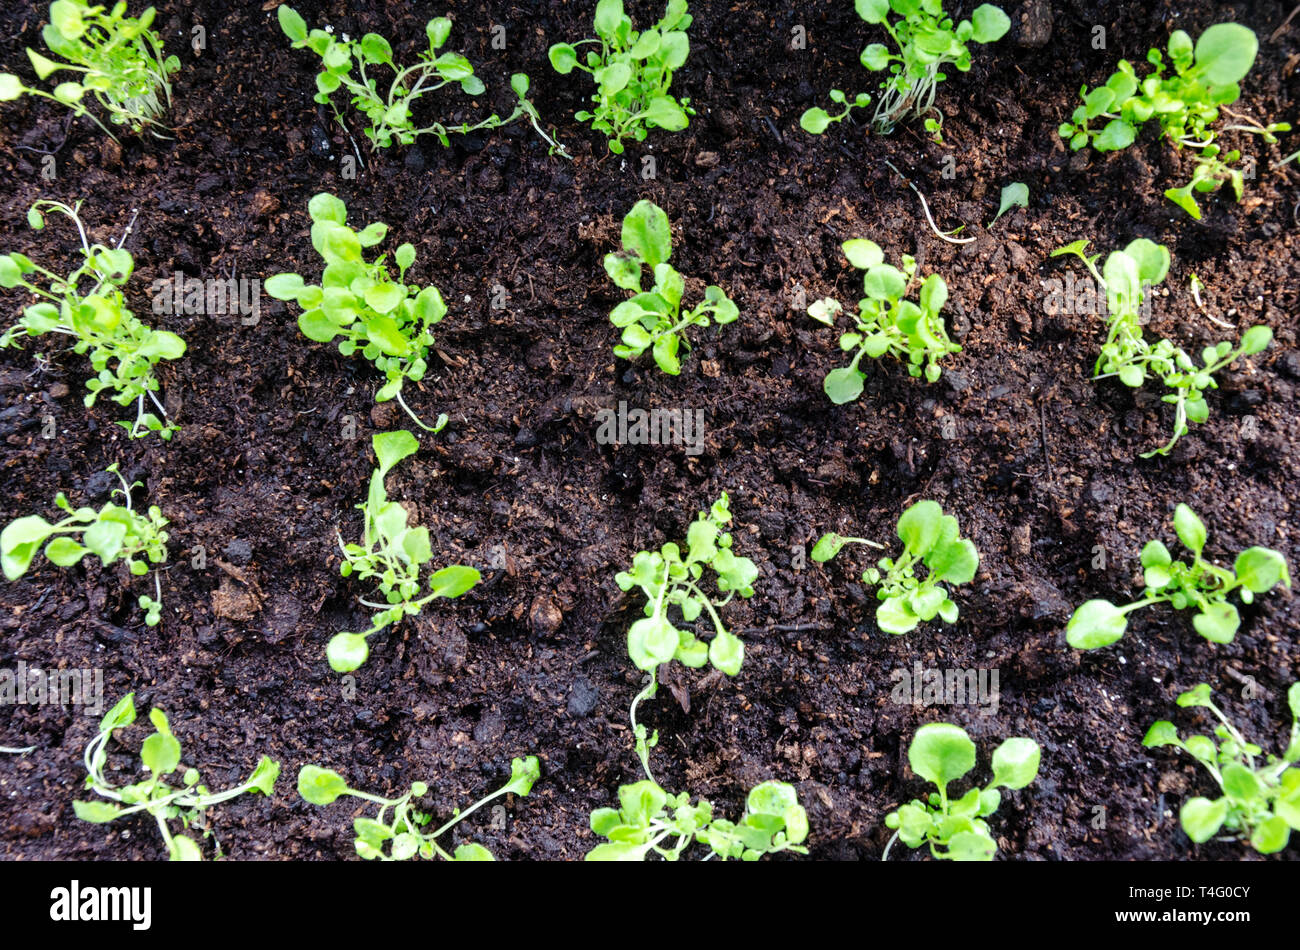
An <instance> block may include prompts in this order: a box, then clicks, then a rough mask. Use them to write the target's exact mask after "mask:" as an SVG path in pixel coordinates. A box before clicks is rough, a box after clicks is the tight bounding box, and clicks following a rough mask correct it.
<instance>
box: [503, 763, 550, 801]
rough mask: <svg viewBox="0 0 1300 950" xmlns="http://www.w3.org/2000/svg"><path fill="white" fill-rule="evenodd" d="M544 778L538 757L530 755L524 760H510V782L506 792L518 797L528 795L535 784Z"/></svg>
mask: <svg viewBox="0 0 1300 950" xmlns="http://www.w3.org/2000/svg"><path fill="white" fill-rule="evenodd" d="M541 777H542V768H541V765H540V763H539V762H538V759H537V756H535V755H529V756H525V757H524V758H522V759H511V760H510V781H509V782H507V783H506V785H505V790H506V791H508V792H514V794H516V795H527V794H528V793H529V792H530V791H532V790H533V783H535V782H536V781H537V780H538V779H539V778H541Z"/></svg>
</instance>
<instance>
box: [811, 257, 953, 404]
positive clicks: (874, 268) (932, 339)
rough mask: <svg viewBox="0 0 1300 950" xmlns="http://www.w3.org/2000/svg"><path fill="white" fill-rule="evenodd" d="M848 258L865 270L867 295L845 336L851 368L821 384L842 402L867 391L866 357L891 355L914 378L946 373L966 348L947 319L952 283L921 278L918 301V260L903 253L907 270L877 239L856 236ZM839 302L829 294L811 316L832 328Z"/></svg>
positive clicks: (830, 375) (836, 372)
mask: <svg viewBox="0 0 1300 950" xmlns="http://www.w3.org/2000/svg"><path fill="white" fill-rule="evenodd" d="M842 246H843V248H844V256H845V257H847V258H848V259H849V263H850V264H852V265H853V266H854V267H856V268H858V270H861V271H865V273H864V274H863V277H862V286H863V289H864V290H865V291H866V296H865V297H863V298H862V299H861V300H859V301H858V312H857V314H856V315H855V316H854V318H853V322H854V328H853V329H852V330H850V331H849V332H847V333H844V334H841V336H840V349H841V350H843V351H844V352H846V353H847V352H850V351H852V352H853V359H852V360H851V361H850V362H849V365H848V366H842V367H840V368H839V369H833V370H831V371H830V372H829V373H827V374H826V379H825V381H824V382H823V383H822V388H823V389H824V390H825V391H826V395H827V396H829V397H830V400H831V402H833V403H835V404H836V405H837V406H839V405H843V404H844V403H846V402H852V401H853V400H855V399H857V398H858V397H859V396H861V395H862V389H863V383H864V382H865V380H866V378H867V374H866V373H864V372H863V371H862V370H861V369H859V368H858V366H859V364H861V362H862V358H863V357H864V356H868V357H870V358H871V359H880V358H881V357H884V356H892V357H894V358H895V359H899V360H904V361H905V362H906V363H907V372H908V374H909V375H911V376H921V375H924V376H925V378H926V380H927V381H928V382H931V383H932V382H934V381H935V380H937V379H938V378H939V376H940V375H941V373H942V372H943V371H942V370H941V369H940V368H939V361H940V360H941V359H943V358H944V357H945V356H947V355H948V354H949V353H960V352H961V347H960V346H958V345H957V344H956V343H953V342H952V341H951V340H949V339H948V330H947V328H946V327H945V326H944V322H943V317H941V316H939V313H940V311H942V310H943V305H944V304H945V303H946V302H947V301H948V285H947V284H946V283H944V280H943V278H942V277H940V276H939V275H938V274H931V275H930V276H929V277H927V278H926V279H925V280H924V281H922V282H921V284H920V287H921V290H920V294H919V295H918V298H917V299H918V300H919V301H920V303H919V305H918V304H916V303H913V302H912V301H910V300H906V299H904V298H906V297H907V295H908V293H909V291H910V290H911V289H912V285H913V283H914V282H915V280H916V258H914V257H911V256H910V255H907V254H904V255H903V259H902V265H903V266H902V269H901V270H900V269H899V268H897V267H894V266H893V265H891V264H886V263H885V252H884V251H882V250H881V249H880V246H879V245H877V244H876V243H875V242H874V241H867V240H864V239H862V238H854V239H853V240H850V241H845V242H844V244H843V245H842ZM843 309H844V308H843V306H841V305H840V303H839V301H837V300H835V299H833V298H831V297H827V298H824V299H822V300H818V301H815V302H814V303H813V304H812V305H811V306H810V307H809V308H808V316H810V317H812V318H813V319H814V320H816V321H818V322H819V323H824V324H826V325H827V326H828V327H833V326H834V325H835V318H836V317H837V316H839V314H840V312H841V311H842V310H843Z"/></svg>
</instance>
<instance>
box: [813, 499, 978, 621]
mask: <svg viewBox="0 0 1300 950" xmlns="http://www.w3.org/2000/svg"><path fill="white" fill-rule="evenodd" d="M957 532H958V529H957V519H956V518H954V517H953V516H952V515H945V514H944V513H943V509H942V508H940V507H939V503H938V502H934V501H918V502H916V504H914V505H912V506H911V507H910V508H908V509H907V510H906V511H904V512H903V514H902V516H901V517H899V519H898V537H899V540H901V541H902V542H903V556H902V557H900V558H898V559H897V560H895V559H893V558H888V557H885V558H881V559H880V560H879V561H877V562H876V567H871V568H868V569H867V570H865V571H864V572H863V573H862V582H863V583H864V584H867V585H869V586H873V587H874V586H875V585H877V584H879V585H880V589H879V590H878V591H876V598H877V599H878V600H880V601H882V603H881V604H880V606H879V607H877V608H876V626H878V627H879V628H880V629H881V630H883V631H885V633H893V634H904V633H908V632H909V631H911V630H915V629H916V627H917V626H918V625H919V624H921V623H922V622H923V621H929V620H933V619H934V618H935V617H936V616H937V617H939V618H940V619H942V620H943V622H944V623H956V622H957V616H958V609H957V605H956V604H955V603H953V601H952V599H951V598H950V597H949V596H948V589H947V588H946V587H944V586H943V582H947V583H949V584H967V583H970V581H972V580H973V579H974V578H975V571H976V569H977V568H978V567H979V564H980V556H979V552H978V551H976V550H975V545H974V543H972V542H971V541H970V539H969V538H962V537H958V534H957ZM846 544H869V545H871V546H872V547H880V545H878V544H876V543H875V542H873V541H867V540H865V539H863V538H845V537H841V536H840V535H838V534H834V533H831V534H826V535H822V537H821V538H820V539H819V540H818V542H817V543H816V544H815V545H814V546H813V550H812V559H813V560H814V561H818V562H823V561H829V560H830V559H831V558H833V557H834V556H835V555H836V554H838V553H839V552H840V549H841V548H842V547H844V545H846ZM917 562H920V563H922V564H924V565H925V566H926V568H927V572H926V576H925V579H924V580H918V579H917V576H916V565H917Z"/></svg>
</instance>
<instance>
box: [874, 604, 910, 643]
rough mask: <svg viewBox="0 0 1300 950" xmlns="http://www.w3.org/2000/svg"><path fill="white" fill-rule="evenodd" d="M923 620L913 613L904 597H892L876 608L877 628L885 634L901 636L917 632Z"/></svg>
mask: <svg viewBox="0 0 1300 950" xmlns="http://www.w3.org/2000/svg"><path fill="white" fill-rule="evenodd" d="M920 622H921V618H920V617H918V616H917V615H916V614H914V613H912V611H911V610H910V609H909V607H908V605H907V600H906V598H904V597H890V598H889V599H888V600H885V601H882V602H881V604H880V606H879V607H877V608H876V626H878V627H879V628H880V629H881V630H882V631H884V632H885V633H891V634H894V635H895V636H901V635H903V634H905V633H910V632H911V631H913V630H915V629H916V627H917V625H918V624H919V623H920Z"/></svg>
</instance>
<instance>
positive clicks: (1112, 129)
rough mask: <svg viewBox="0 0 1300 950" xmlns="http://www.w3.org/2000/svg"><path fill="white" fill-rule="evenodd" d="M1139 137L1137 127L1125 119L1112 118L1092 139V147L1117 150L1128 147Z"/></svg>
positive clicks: (1104, 150) (1102, 150)
mask: <svg viewBox="0 0 1300 950" xmlns="http://www.w3.org/2000/svg"><path fill="white" fill-rule="evenodd" d="M1136 138H1137V129H1136V128H1134V127H1133V125H1132V124H1131V123H1129V122H1126V121H1125V120H1124V119H1111V120H1110V121H1109V122H1107V123H1106V127H1105V128H1103V129H1102V130H1101V132H1099V133H1098V134H1097V137H1096V138H1094V139H1093V140H1092V147H1093V148H1095V149H1096V150H1097V151H1099V152H1117V151H1119V150H1120V149H1125V148H1128V147H1129V146H1130V145H1132V144H1133V140H1134V139H1136Z"/></svg>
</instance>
